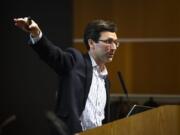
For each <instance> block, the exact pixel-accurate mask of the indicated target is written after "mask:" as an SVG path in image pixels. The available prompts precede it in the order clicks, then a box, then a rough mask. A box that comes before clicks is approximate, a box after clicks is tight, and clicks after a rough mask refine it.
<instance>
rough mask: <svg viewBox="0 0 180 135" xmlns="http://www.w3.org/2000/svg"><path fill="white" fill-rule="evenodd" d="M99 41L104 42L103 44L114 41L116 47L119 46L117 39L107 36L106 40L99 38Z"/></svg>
mask: <svg viewBox="0 0 180 135" xmlns="http://www.w3.org/2000/svg"><path fill="white" fill-rule="evenodd" d="M99 41H101V42H104V43H105V44H109V45H112V44H113V43H114V44H115V45H116V47H119V44H120V42H119V40H118V39H117V40H114V39H112V38H108V39H106V40H99Z"/></svg>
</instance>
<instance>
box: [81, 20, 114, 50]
mask: <svg viewBox="0 0 180 135" xmlns="http://www.w3.org/2000/svg"><path fill="white" fill-rule="evenodd" d="M104 31H109V32H116V31H117V26H116V24H115V23H113V22H111V21H105V20H93V21H92V22H90V23H88V25H87V26H86V28H85V31H84V43H85V45H86V47H87V49H88V50H89V44H88V39H92V40H93V41H95V42H98V40H99V37H100V33H101V32H104Z"/></svg>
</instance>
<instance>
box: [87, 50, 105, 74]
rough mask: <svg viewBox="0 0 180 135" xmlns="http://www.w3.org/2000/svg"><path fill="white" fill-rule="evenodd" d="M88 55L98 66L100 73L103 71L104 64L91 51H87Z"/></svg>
mask: <svg viewBox="0 0 180 135" xmlns="http://www.w3.org/2000/svg"><path fill="white" fill-rule="evenodd" d="M89 54H90V55H91V56H92V57H93V59H94V61H95V62H96V64H97V65H98V66H99V68H100V71H103V70H104V69H105V63H104V62H102V61H101V60H100V59H98V58H97V57H96V56H95V55H94V54H93V53H92V52H91V51H89Z"/></svg>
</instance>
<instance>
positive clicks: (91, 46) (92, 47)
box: [88, 39, 95, 49]
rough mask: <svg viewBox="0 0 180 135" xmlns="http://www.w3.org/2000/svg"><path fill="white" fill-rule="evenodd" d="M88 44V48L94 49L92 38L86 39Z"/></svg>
mask: <svg viewBox="0 0 180 135" xmlns="http://www.w3.org/2000/svg"><path fill="white" fill-rule="evenodd" d="M88 44H89V48H90V49H94V47H95V42H94V41H93V40H92V39H88Z"/></svg>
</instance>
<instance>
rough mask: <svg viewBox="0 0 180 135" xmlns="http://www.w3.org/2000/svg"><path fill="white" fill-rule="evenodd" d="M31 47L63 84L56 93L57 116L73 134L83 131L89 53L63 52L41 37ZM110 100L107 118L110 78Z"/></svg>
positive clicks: (88, 77) (89, 83)
mask: <svg viewBox="0 0 180 135" xmlns="http://www.w3.org/2000/svg"><path fill="white" fill-rule="evenodd" d="M32 48H33V49H34V50H35V51H36V52H37V53H38V54H39V56H40V58H41V59H43V60H44V61H45V62H46V63H47V64H48V65H49V66H51V67H52V68H53V69H54V70H55V72H56V73H57V74H58V75H59V78H60V79H59V83H60V85H59V86H60V87H59V90H58V94H57V104H56V108H55V113H56V115H57V116H58V117H59V118H60V119H61V120H63V121H64V122H65V123H66V124H67V126H68V128H69V129H70V131H71V132H72V133H77V132H80V131H82V128H81V125H80V120H79V118H80V116H81V114H82V111H83V110H84V108H85V104H86V100H87V97H88V93H89V89H90V85H91V81H92V64H91V60H90V57H89V55H88V54H84V55H83V54H82V53H80V52H79V51H78V50H76V49H73V48H69V49H67V50H66V51H63V50H62V49H61V48H59V47H57V46H54V45H53V44H52V43H51V42H50V41H49V40H48V39H47V38H46V37H44V36H43V37H42V39H41V40H40V41H38V42H37V43H36V45H32ZM105 84H106V90H107V103H106V108H105V120H104V121H103V123H104V122H107V121H108V120H109V112H110V111H109V108H110V107H109V81H108V78H106V79H105Z"/></svg>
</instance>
